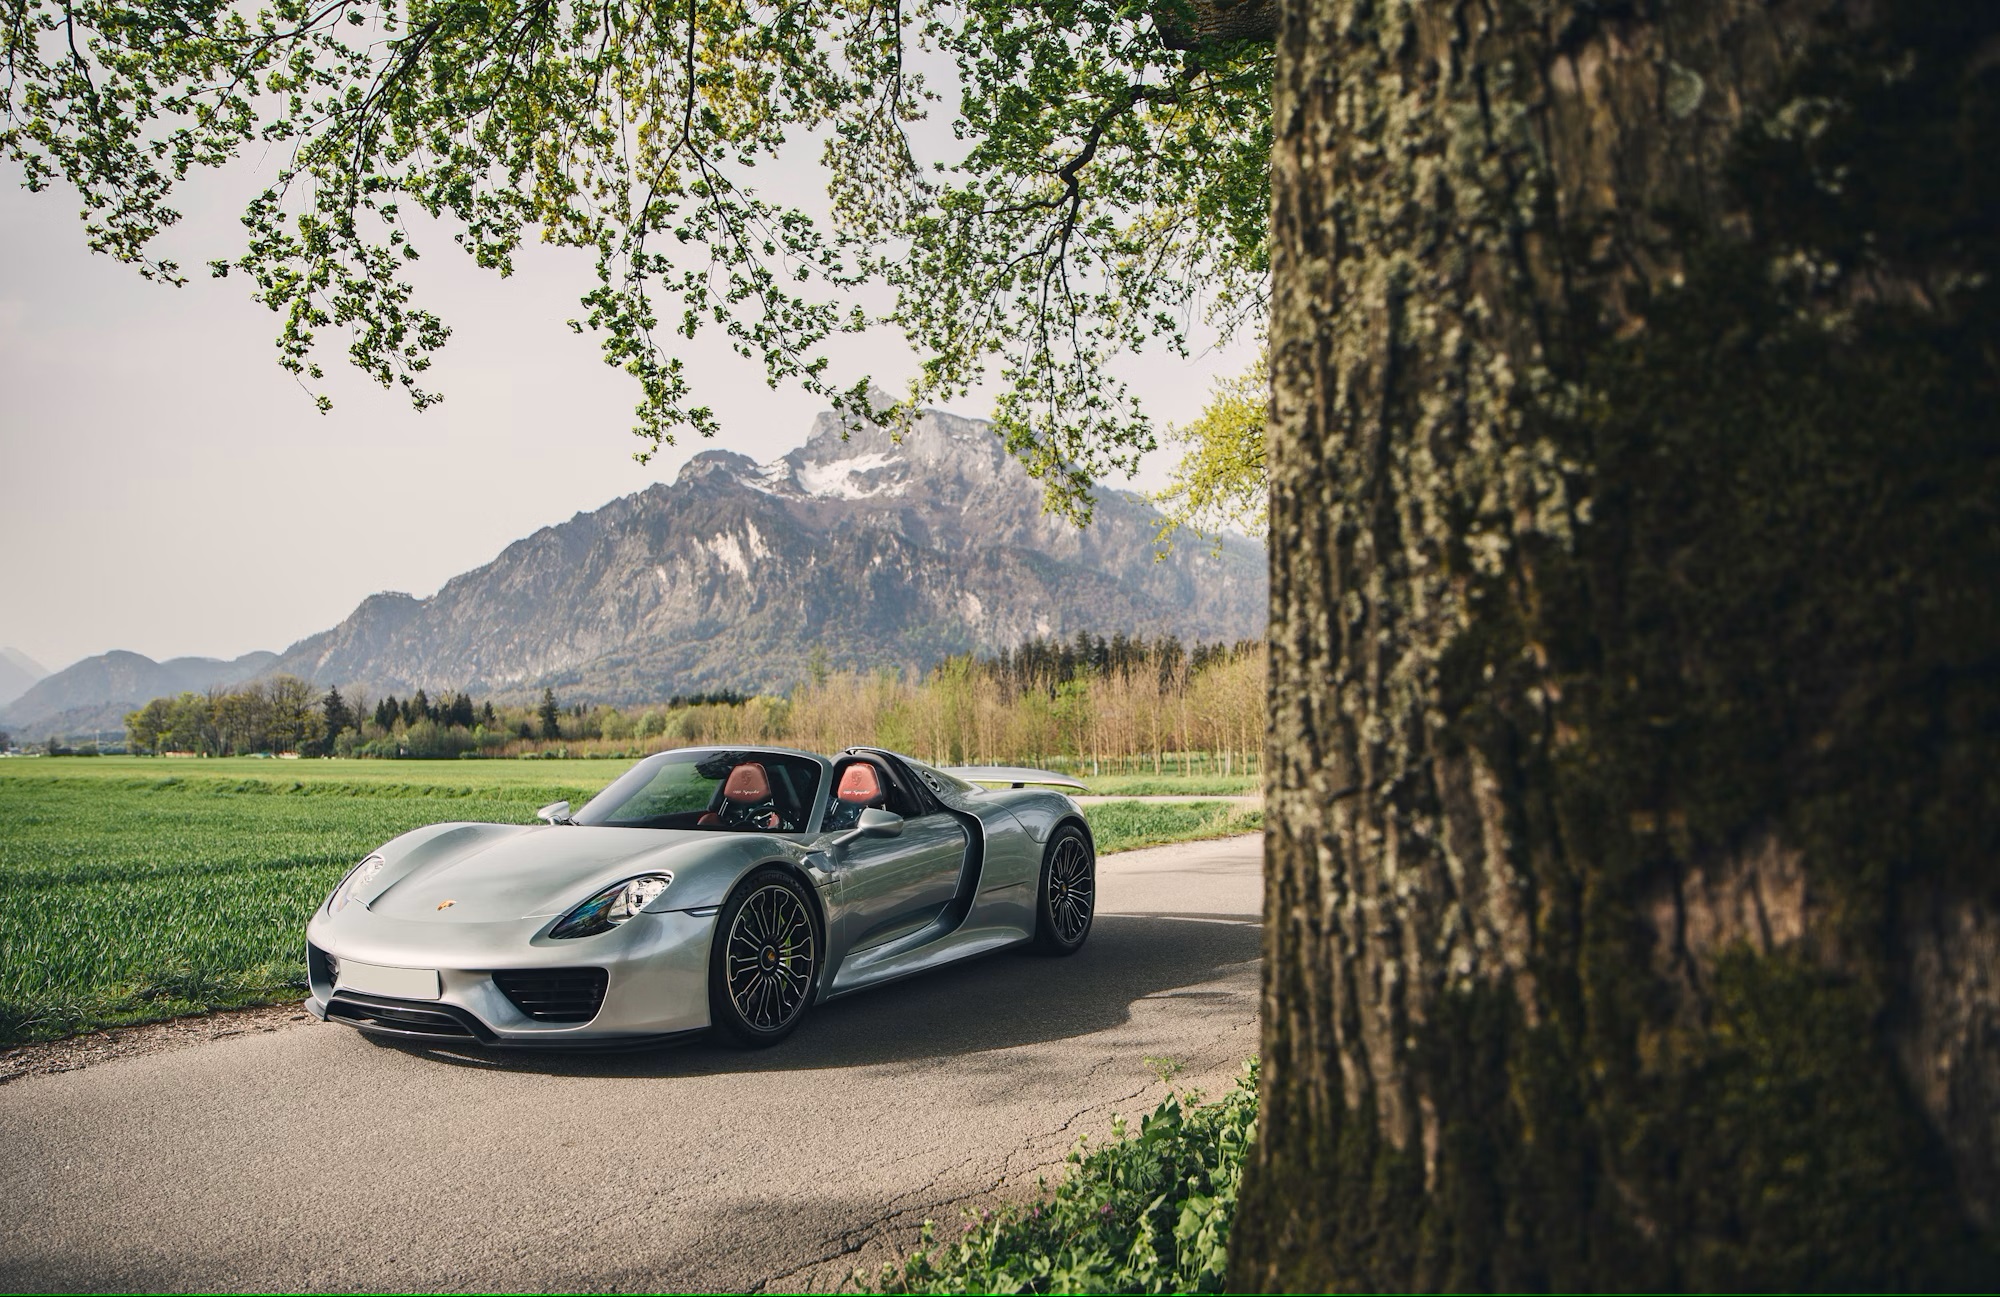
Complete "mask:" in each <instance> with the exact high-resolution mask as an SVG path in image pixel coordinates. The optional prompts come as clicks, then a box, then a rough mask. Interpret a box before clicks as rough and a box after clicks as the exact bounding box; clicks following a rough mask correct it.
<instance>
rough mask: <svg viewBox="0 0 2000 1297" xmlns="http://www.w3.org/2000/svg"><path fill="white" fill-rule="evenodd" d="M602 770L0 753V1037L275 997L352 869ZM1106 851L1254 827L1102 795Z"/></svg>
mask: <svg viewBox="0 0 2000 1297" xmlns="http://www.w3.org/2000/svg"><path fill="white" fill-rule="evenodd" d="M624 768H625V765H624V763H622V762H607V761H542V760H536V761H453V762H442V761H441V762H391V761H259V760H254V759H248V758H242V759H231V760H203V761H178V760H163V759H155V758H145V757H127V758H120V757H100V758H94V759H60V758H44V759H34V760H27V759H16V760H4V761H0V1044H7V1043H14V1042H19V1041H23V1040H40V1039H50V1038H53V1037H57V1036H64V1035H71V1034H74V1033H76V1032H79V1031H86V1030H90V1029H92V1028H94V1027H99V1026H107V1025H113V1024H119V1023H130V1022H143V1021H149V1020H152V1019H157V1018H164V1017H171V1016H173V1015H175V1014H181V1013H194V1012H200V1011H202V1010H206V1009H213V1008H226V1007H234V1006H239V1005H246V1004H256V1003H263V1002H268V1001H271V1000H277V999H284V998H288V997H291V996H296V995H298V994H300V993H301V992H300V989H299V988H301V987H302V986H303V984H304V977H305V966H304V958H303V934H304V929H305V923H306V919H307V918H308V917H309V916H310V915H311V913H312V911H313V908H314V907H315V906H317V905H318V904H319V903H320V902H321V901H322V900H324V899H325V898H326V894H327V893H328V892H329V891H330V890H332V888H333V885H334V884H335V883H337V882H338V881H339V880H340V876H341V874H342V872H343V871H344V870H346V869H347V868H348V867H349V866H351V865H352V864H353V863H354V862H355V861H357V860H359V859H360V858H361V857H362V856H364V855H366V854H367V853H368V851H370V850H371V849H372V848H374V847H375V846H377V845H379V844H380V843H382V842H383V841H385V840H386V839H388V838H392V837H394V836H396V835H397V834H399V833H403V832H405V831H407V830H409V829H413V828H416V827H418V826H419V825H423V824H432V823H436V822H438V821H441V820H491V821H498V822H502V823H527V822H529V821H531V820H532V818H533V815H534V811H535V808H536V807H538V806H541V805H543V804H545V803H547V802H551V801H556V800H558V799H561V798H568V799H569V800H571V801H574V802H578V803H581V802H582V800H583V799H585V798H587V797H589V796H590V795H592V794H593V793H595V792H596V791H597V790H598V789H600V788H602V787H603V786H604V785H605V784H607V783H609V782H610V781H611V780H612V779H613V778H615V777H616V776H617V775H618V774H619V773H621V772H622V771H623V770H624ZM1086 814H1087V816H1088V818H1089V820H1090V823H1091V830H1092V833H1093V834H1094V835H1095V836H1096V838H1097V843H1098V849H1099V850H1100V851H1119V850H1125V849H1127V848H1130V847H1135V846H1144V845H1148V844H1152V843H1159V842H1172V841H1184V840H1189V839H1194V838H1203V837H1216V836H1220V835H1223V834H1226V833H1241V832H1248V831H1250V830H1253V829H1255V828H1256V827H1257V826H1258V823H1259V819H1258V816H1257V814H1256V812H1254V811H1252V812H1248V813H1247V814H1246V813H1244V812H1242V811H1240V810H1238V809H1237V808H1236V807H1234V806H1232V805H1230V804H1227V803H1219V802H1186V803H1172V804H1157V803H1155V804H1147V803H1137V802H1113V803H1105V804H1101V805H1096V806H1092V807H1089V808H1088V809H1087V811H1086Z"/></svg>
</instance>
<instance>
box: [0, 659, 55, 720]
mask: <svg viewBox="0 0 2000 1297" xmlns="http://www.w3.org/2000/svg"><path fill="white" fill-rule="evenodd" d="M47 674H48V670H47V668H45V667H43V666H42V664H41V663H39V662H37V661H35V660H34V659H33V658H31V657H29V656H28V655H27V654H26V653H23V652H22V651H21V650H19V649H17V648H0V707H5V706H6V705H7V704H8V703H11V702H13V701H14V700H15V699H16V698H19V697H20V696H21V695H22V694H24V693H26V692H28V689H29V688H30V687H31V686H32V685H33V684H34V683H35V681H37V680H40V679H41V678H42V677H43V676H45V675H47Z"/></svg>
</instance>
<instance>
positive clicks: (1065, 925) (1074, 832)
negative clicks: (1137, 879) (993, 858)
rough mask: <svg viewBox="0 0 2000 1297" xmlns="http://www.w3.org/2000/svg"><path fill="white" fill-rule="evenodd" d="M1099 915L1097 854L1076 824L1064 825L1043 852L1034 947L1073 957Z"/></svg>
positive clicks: (1036, 908) (1053, 953)
mask: <svg viewBox="0 0 2000 1297" xmlns="http://www.w3.org/2000/svg"><path fill="white" fill-rule="evenodd" d="M1096 916H1097V853H1096V852H1095V851H1093V850H1092V849H1091V846H1090V839H1089V837H1087V836H1086V835H1085V834H1084V831H1083V830H1082V829H1080V828H1078V827H1077V826H1076V825H1074V824H1065V825H1063V826H1062V827H1061V828H1059V829H1057V830H1056V831H1055V836H1053V837H1051V838H1050V839H1049V845H1048V848H1047V850H1045V851H1043V852H1042V886H1041V897H1040V900H1039V903H1038V904H1037V905H1036V907H1035V944H1036V945H1038V946H1040V947H1041V948H1042V949H1043V950H1046V951H1048V952H1049V953H1050V954H1052V955H1073V954H1075V953H1076V952H1077V951H1078V950H1081V949H1082V948H1083V941H1084V938H1085V937H1088V936H1089V935H1090V923H1091V920H1092V919H1094V918H1095V917H1096Z"/></svg>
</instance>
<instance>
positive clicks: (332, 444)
mask: <svg viewBox="0 0 2000 1297" xmlns="http://www.w3.org/2000/svg"><path fill="white" fill-rule="evenodd" d="M767 174H768V173H767ZM0 178H4V183H0V392H3V393H4V394H5V395H4V399H0V552H4V554H5V556H6V558H5V562H4V563H0V646H4V645H12V646H14V647H17V648H19V649H20V650H21V651H23V652H25V653H27V654H28V655H29V656H30V657H33V658H35V659H36V660H37V661H39V662H40V663H41V664H42V665H43V666H44V667H47V668H49V669H51V670H56V669H60V668H61V667H63V666H66V665H68V664H69V663H71V662H74V661H76V660H77V659H78V658H81V657H86V656H89V655H91V654H94V653H102V652H105V651H107V650H110V649H114V648H122V649H131V650H133V651H136V652H139V653H144V654H146V655H148V656H150V657H154V658H160V659H164V658H168V657H175V656H181V655H187V654H198V655H203V656H212V657H234V656H236V655H238V654H241V653H246V652H249V651H251V650H254V649H272V650H281V649H283V648H284V647H285V646H287V645H288V644H290V643H292V642H293V641H295V640H297V639H299V638H301V637H303V636H305V635H309V634H312V633H314V632H316V631H320V630H324V629H326V628H327V627H329V626H332V625H333V624H335V623H336V622H338V621H339V620H340V619H341V618H343V617H345V616H346V615H347V614H348V612H350V611H351V610H352V609H353V608H354V606H355V605H356V604H357V603H358V602H360V600H361V599H362V598H364V597H365V596H367V595H369V594H371V593H374V592H376V591H379V590H406V591H409V592H411V593H413V594H418V595H428V594H430V593H432V592H433V591H435V590H436V589H437V588H438V586H440V585H441V584H443V583H444V582H445V581H446V580H447V579H449V578H450V577H452V576H454V575H456V574H458V573H460V572H463V571H465V570H467V569H469V568H472V567H476V566H478V565H480V564H482V563H484V562H486V561H488V560H489V559H491V558H493V557H494V556H495V555H496V554H498V553H499V551H500V550H501V549H502V548H504V547H505V546H506V545H507V544H509V543H510V542H512V541H514V540H516V539H519V538H520V537H522V536H525V535H528V534H529V533H530V532H533V531H534V530H535V529H536V528H538V527H542V526H546V525H548V524H550V523H554V522H559V521H561V520H563V519H565V518H568V517H569V516H571V515H572V514H574V513H577V512H579V511H584V510H589V509H595V508H597V507H598V506H600V505H602V504H604V503H606V502H607V501H609V500H612V499H614V498H616V497H618V496H621V495H625V494H628V493H630V492H633V491H637V490H641V489H643V488H644V487H645V486H647V485H648V484H649V483H651V482H654V481H656V480H660V479H671V478H672V477H673V475H674V474H675V473H676V472H677V471H678V470H679V468H680V466H681V464H682V463H684V462H685V461H686V460H687V458H688V457H689V456H690V455H693V454H696V453H698V452H699V451H701V450H704V449H710V448H714V447H718V446H721V447H727V448H728V449H732V450H738V451H741V452H743V453H744V454H747V455H750V456H753V457H754V458H756V459H759V460H765V459H770V458H773V457H775V456H777V455H780V454H782V453H784V452H785V451H786V450H788V449H790V448H791V447H793V446H796V445H798V444H799V443H800V442H801V441H803V440H804V438H805V435H806V432H807V430H808V428H809V426H810V424H811V421H812V417H813V415H814V414H815V413H817V412H818V410H819V409H820V408H821V405H822V402H820V401H819V400H817V399H815V398H813V397H810V396H808V395H806V394H804V393H802V392H800V391H798V390H797V389H795V388H792V389H786V388H781V389H779V390H777V391H773V390H771V389H770V388H768V387H766V386H765V384H764V381H763V378H762V374H761V371H760V370H759V369H758V368H757V367H755V366H753V365H751V364H749V363H748V362H745V361H742V360H739V359H738V358H737V357H736V356H735V355H734V354H733V353H731V352H730V351H729V350H728V349H727V347H726V346H724V345H723V344H722V343H721V341H720V340H719V339H718V338H717V337H715V336H714V335H713V334H711V333H704V334H703V335H702V337H701V338H699V339H698V340H697V341H695V342H694V343H692V344H687V345H686V347H685V349H684V350H683V352H682V354H683V355H684V356H685V357H686V358H687V359H688V360H689V362H690V366H689V367H690V370H691V371H692V373H693V375H694V381H695V383H696V389H697V390H696V397H697V399H698V400H700V401H705V402H706V403H708V404H709V405H711V406H713V407H714V408H715V410H716V411H717V413H718V415H719V416H720V418H721V421H722V425H723V433H722V436H721V437H719V438H717V439H716V440H715V441H712V442H704V441H701V440H700V439H699V438H696V439H693V440H692V441H689V440H683V441H682V442H681V444H680V445H678V446H675V447H672V448H670V449H669V450H667V451H666V452H665V453H664V454H662V455H660V456H658V457H657V458H655V460H654V461H653V463H651V464H650V465H646V466H643V467H642V466H641V465H639V464H636V463H634V462H633V460H632V458H631V453H632V451H633V450H635V449H637V448H638V447H639V445H640V443H639V442H638V441H637V439H635V438H634V437H633V436H632V435H631V433H630V431H629V429H630V427H631V423H632V420H631V407H632V404H633V401H634V400H635V399H636V392H635V389H634V388H633V386H632V384H631V381H630V380H629V379H627V378H626V377H625V376H624V375H623V374H621V373H619V372H618V371H616V370H612V369H610V368H607V367H606V366H605V365H604V364H603V363H602V362H601V361H600V360H599V359H598V354H597V348H596V343H595V340H594V339H593V338H591V337H589V336H583V337H579V336H577V335H575V334H573V333H571V331H570V330H569V328H568V327H567V326H566V324H565V323H564V321H566V320H568V319H570V318H572V317H574V316H577V315H579V314H581V309H580V308H579V306H578V304H577V300H576V299H577V296H578V294H579V293H581V292H582V291H583V290H584V289H585V288H586V287H587V286H588V279H589V275H590V267H589V263H588V262H587V261H586V260H583V259H582V258H581V257H580V256H578V255H577V254H571V253H564V252H558V251H555V250H550V249H543V248H539V247H537V248H533V249H530V250H528V251H527V253H526V255H524V256H523V257H522V258H521V259H520V263H519V266H518V269H517V273H516V274H515V275H514V276H513V277H512V278H511V279H507V280H502V279H500V278H499V277H498V276H496V275H494V274H492V273H491V272H488V271H482V270H480V269H478V268H477V267H475V266H473V265H472V264H471V263H470V261H469V260H468V259H467V258H465V257H464V256H463V255H462V254H460V253H458V251H457V250H456V249H455V248H454V247H452V246H450V245H449V244H448V243H446V242H445V241H444V240H443V239H442V238H432V239H430V240H429V241H428V243H427V244H426V246H425V251H426V252H428V253H429V254H430V255H429V256H428V257H427V258H426V259H425V261H424V262H423V270H424V277H423V279H422V281H421V287H423V288H424V289H425V290H427V291H428V293H429V300H428V305H430V306H431V308H432V309H433V310H436V311H438V312H439V313H440V314H441V315H443V316H444V317H445V319H446V321H447V323H449V324H450V325H451V327H452V330H453V334H452V339H451V342H450V344H449V345H448V347H447V348H446V349H445V351H444V353H443V355H442V356H441V357H440V359H439V361H438V363H437V365H436V366H435V368H434V369H433V370H432V371H431V374H430V376H429V380H428V382H427V384H426V385H427V386H429V387H430V388H432V389H433V390H441V391H442V392H443V393H444V394H445V397H446V399H445V402H444V403H443V404H442V405H440V406H437V407H435V408H433V409H431V410H429V411H427V412H425V413H422V414H418V413H416V412H414V411H413V410H411V409H410V407H409V406H408V404H407V403H406V402H405V401H404V400H403V399H402V398H401V397H400V396H399V395H397V394H395V393H391V392H385V391H383V390H382V389H380V388H377V387H375V386H373V385H372V384H371V383H369V382H368V381H367V380H366V379H364V378H362V377H361V376H360V375H359V374H358V373H356V372H355V371H353V370H352V369H349V368H347V367H346V366H345V363H344V360H343V356H344V348H345V342H344V339H341V340H334V339H332V335H329V340H332V341H333V345H331V346H329V347H327V348H326V358H325V364H326V366H327V368H328V370H329V378H330V382H329V384H328V390H329V391H330V393H331V395H332V396H333V399H334V409H333V411H332V413H330V414H327V415H321V414H319V413H318V412H317V411H316V410H315V409H314V407H313V405H312V402H311V400H310V399H309V397H308V396H307V395H306V393H305V392H304V391H303V390H301V388H300V387H299V386H298V385H297V383H296V382H295V381H294V380H293V379H292V378H291V377H290V376H289V375H287V374H286V373H285V372H284V371H283V370H281V369H279V368H278V366H277V364H276V363H275V361H274V360H273V359H272V356H273V351H272V347H271V340H272V338H273V336H274V335H275V334H276V331H277V327H276V317H274V316H272V315H271V314H270V313H269V312H267V311H265V310H264V309H263V308H262V307H260V306H258V305H257V304H256V303H254V302H252V301H251V300H250V296H249V288H248V285H247V284H245V283H244V282H243V281H241V280H240V279H228V280H222V281H214V280H211V279H209V278H208V277H207V276H206V272H205V271H199V268H200V267H202V266H203V265H204V264H205V262H206V261H207V260H209V259H211V258H214V257H218V256H226V255H231V254H233V253H234V252H235V251H236V250H237V245H236V243H235V240H234V236H235V234H236V232H237V231H238V229H239V227H238V226H237V224H236V218H237V214H238V212H239V211H240V202H241V197H240V195H241V194H242V192H244V191H245V189H246V188H247V186H239V187H238V188H237V191H236V193H234V194H231V193H225V192H222V186H220V185H216V184H213V183H211V184H210V185H209V186H208V188H207V190H206V191H204V190H190V191H188V192H187V193H185V194H184V195H183V196H182V201H181V203H180V206H181V208H182V210H183V211H184V212H186V213H187V219H186V220H185V221H184V222H183V224H182V225H181V226H180V227H177V229H176V230H175V231H173V237H172V239H171V245H172V249H173V251H174V253H175V254H176V255H177V256H178V259H179V260H180V261H181V263H182V265H183V266H189V267H195V268H197V270H198V271H199V274H198V276H197V275H191V276H190V283H189V284H188V286H187V287H185V288H179V289H173V288H166V287H162V286H160V285H157V284H152V283H147V282H146V281H144V280H142V279H140V278H139V276H138V275H137V273H136V272H134V271H133V270H132V269H130V268H128V267H125V266H121V265H118V264H116V263H114V262H112V261H110V260H108V259H107V258H104V257H100V256H94V255H92V254H91V253H89V252H88V251H86V249H85V248H84V245H83V235H82V227H81V225H80V223H79V222H78V220H77V218H76V208H77V206H78V204H77V203H76V201H75V199H74V197H73V196H72V195H70V194H67V193H62V192H48V193H43V194H39V195H34V194H29V193H27V192H26V191H24V190H22V189H20V188H19V175H18V173H17V172H16V171H14V170H13V169H12V168H8V167H5V166H4V165H0ZM786 179H787V180H788V181H791V182H793V183H797V182H799V181H803V180H804V179H805V177H804V176H797V177H787V178H786ZM787 187H789V186H787ZM1250 355H1251V353H1250V351H1249V350H1248V349H1247V348H1246V347H1245V346H1244V345H1242V344H1238V345H1236V346H1234V347H1232V348H1229V349H1228V350H1226V351H1214V350H1210V351H1207V352H1205V353H1203V354H1200V355H1198V356H1197V357H1196V358H1195V359H1193V360H1192V361H1184V360H1180V359H1178V358H1175V357H1173V356H1170V355H1167V354H1165V353H1162V354H1159V355H1157V356H1142V357H1138V358H1134V359H1132V360H1131V361H1130V362H1129V363H1128V364H1127V365H1126V366H1125V367H1124V368H1125V372H1126V373H1127V376H1128V377H1130V378H1132V379H1134V380H1136V383H1135V386H1136V388H1137V390H1139V391H1140V392H1141V393H1143V394H1144V396H1145V398H1146V400H1147V402H1148V406H1149V410H1150V412H1151V413H1152V414H1153V415H1154V416H1155V417H1156V418H1158V419H1162V420H1164V421H1167V422H1175V421H1180V420H1183V419H1185V418H1186V417H1188V416H1189V415H1190V414H1192V412H1193V411H1194V410H1196V409H1198V408H1199V406H1200V405H1201V403H1202V402H1203V400H1204V399H1205V398H1206V396H1207V394H1208V392H1209V388H1210V385H1211V383H1212V381H1213V379H1214V378H1216V377H1217V376H1220V375H1223V374H1227V373H1235V372H1238V371H1240V370H1241V369H1242V368H1243V367H1244V366H1245V364H1247V362H1248V360H1249V359H1250ZM835 357H836V362H837V363H838V362H840V361H845V362H847V363H849V364H850V365H852V366H853V367H854V369H853V371H852V372H853V373H856V374H858V373H862V372H868V373H872V374H873V375H874V376H875V377H876V378H877V380H878V381H882V382H884V383H885V384H887V385H889V386H890V387H891V388H892V390H893V389H894V388H895V387H896V386H897V385H898V384H899V383H900V382H901V380H904V379H905V378H907V376H908V374H909V373H910V372H912V370H913V369H914V365H913V363H912V360H911V357H910V356H909V353H908V352H907V350H905V349H904V348H903V347H902V346H901V345H900V343H899V342H898V341H897V340H895V339H894V338H893V337H889V336H886V335H872V336H870V337H867V338H864V339H855V340H849V341H847V342H846V345H845V347H844V349H841V350H836V352H835ZM956 404H957V406H958V410H959V412H960V413H963V414H970V415H977V416H981V417H984V416H986V415H988V414H990V413H991V408H990V398H989V396H988V395H986V394H979V395H976V396H975V397H973V398H972V399H969V400H966V401H963V402H958V403H956ZM1166 462H1167V460H1166V458H1165V456H1164V455H1156V456H1155V457H1154V462H1152V463H1151V464H1149V465H1148V467H1147V469H1146V470H1145V471H1144V472H1143V473H1142V474H1141V477H1140V479H1139V481H1138V482H1137V483H1136V484H1135V485H1138V486H1140V487H1149V486H1154V485H1158V484H1159V482H1160V481H1161V480H1162V475H1163V473H1164V468H1165V465H1166Z"/></svg>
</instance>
